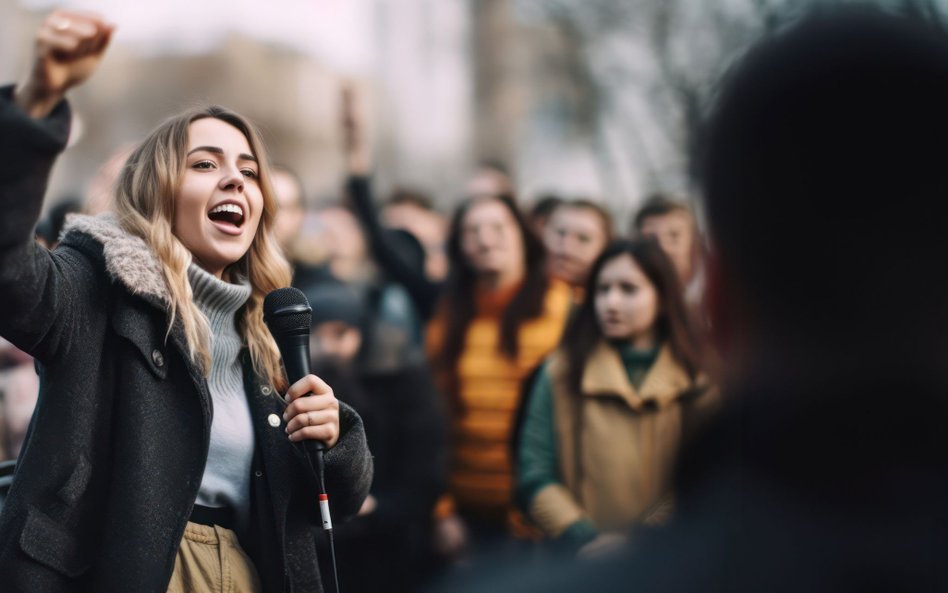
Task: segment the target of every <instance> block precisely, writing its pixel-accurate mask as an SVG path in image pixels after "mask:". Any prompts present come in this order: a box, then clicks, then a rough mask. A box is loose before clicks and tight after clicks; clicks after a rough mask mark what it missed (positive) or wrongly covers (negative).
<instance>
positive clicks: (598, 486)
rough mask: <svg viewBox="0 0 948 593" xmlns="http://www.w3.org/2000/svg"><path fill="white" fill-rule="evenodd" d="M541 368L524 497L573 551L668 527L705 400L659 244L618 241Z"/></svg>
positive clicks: (522, 453)
mask: <svg viewBox="0 0 948 593" xmlns="http://www.w3.org/2000/svg"><path fill="white" fill-rule="evenodd" d="M586 294H587V295H588V298H587V299H586V300H585V302H584V303H583V305H582V306H581V307H580V309H579V310H578V311H577V312H576V314H575V315H574V317H573V319H572V320H571V322H570V324H569V326H568V328H567V330H566V333H565V334H564V337H563V342H562V345H561V347H560V349H559V350H558V351H557V352H556V353H555V354H554V355H553V356H551V357H550V359H549V361H548V362H547V364H546V366H545V367H544V368H543V369H542V370H541V372H540V375H539V377H538V380H537V382H536V384H535V386H534V388H533V391H532V392H531V394H530V399H529V402H528V404H527V411H526V418H525V421H524V426H523V431H522V433H521V440H520V443H519V445H518V457H519V459H518V461H519V467H518V474H517V477H518V482H517V495H518V500H519V502H520V504H521V505H522V506H523V508H524V509H526V510H527V512H528V513H529V515H530V517H531V518H532V519H533V521H534V522H535V523H536V524H537V525H538V526H539V527H540V528H541V529H542V530H543V531H544V532H545V533H546V534H547V536H549V537H550V538H553V539H556V540H558V541H559V542H561V543H563V544H564V545H565V546H566V547H567V549H569V550H582V549H583V548H585V550H586V551H592V550H595V549H596V548H598V547H601V546H603V545H604V544H605V543H606V542H614V541H621V538H622V536H621V535H619V536H618V537H617V534H624V533H625V532H626V531H627V530H628V529H629V528H630V527H631V526H633V525H635V524H636V523H640V522H648V521H656V520H660V518H661V516H662V515H663V514H665V510H667V507H668V506H669V505H668V502H669V500H670V498H669V488H668V482H669V476H670V470H671V466H672V463H673V460H674V457H675V455H676V453H677V451H678V447H679V444H680V442H681V438H682V424H683V416H684V412H685V411H686V409H688V408H689V407H690V406H691V403H692V402H693V401H695V400H697V399H704V398H703V397H699V395H698V394H701V393H702V391H703V389H702V381H701V378H700V376H699V368H698V356H697V350H698V348H697V345H696V340H695V337H694V335H693V334H692V332H691V330H690V329H689V327H688V324H687V317H686V313H685V307H684V303H683V301H682V297H681V290H680V287H679V284H678V279H677V277H676V275H675V272H674V270H673V267H672V265H671V262H670V261H669V260H668V258H667V256H665V254H664V253H663V252H662V251H661V248H660V247H659V245H658V244H657V243H655V242H654V241H617V242H615V243H613V244H612V245H610V246H609V247H608V248H607V249H606V250H605V251H604V252H603V254H602V255H601V256H600V257H599V258H598V260H597V261H596V262H595V264H594V265H593V268H592V271H591V273H590V276H589V280H588V282H587V292H586Z"/></svg>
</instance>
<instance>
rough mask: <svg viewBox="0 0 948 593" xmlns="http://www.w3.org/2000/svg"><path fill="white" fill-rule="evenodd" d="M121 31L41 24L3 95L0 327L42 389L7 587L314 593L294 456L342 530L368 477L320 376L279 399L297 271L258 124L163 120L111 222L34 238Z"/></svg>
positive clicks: (139, 152)
mask: <svg viewBox="0 0 948 593" xmlns="http://www.w3.org/2000/svg"><path fill="white" fill-rule="evenodd" d="M112 30H113V27H112V26H111V25H108V24H107V23H105V22H104V21H103V20H101V19H100V18H98V17H96V16H92V15H89V14H87V13H73V12H67V11H56V12H54V13H52V14H51V15H49V16H48V17H47V18H46V20H45V21H44V22H43V24H42V25H41V27H40V29H39V32H38V33H37V36H36V57H35V60H34V62H33V67H32V69H31V72H30V74H29V75H28V77H27V80H26V81H25V82H24V83H23V84H21V85H18V86H17V87H16V88H15V89H13V88H10V87H7V88H4V89H2V90H0V210H2V213H3V214H2V216H0V335H3V336H4V337H5V338H7V339H9V340H10V341H11V342H12V343H14V344H15V345H17V346H18V347H19V348H21V349H22V350H24V351H26V352H28V353H30V354H31V355H33V356H34V357H35V358H36V360H37V361H38V368H39V370H40V377H41V379H40V394H39V402H38V405H37V409H36V412H35V413H34V417H33V421H32V424H31V426H30V432H29V435H28V440H27V443H26V445H25V446H24V449H23V451H22V453H21V455H20V458H19V463H18V468H17V473H16V477H15V479H14V482H13V485H12V488H11V490H10V494H9V497H8V498H7V500H6V503H5V505H4V508H3V513H2V515H0V575H3V579H4V582H3V588H4V590H5V591H16V592H20V591H24V592H25V591H30V592H34V593H35V592H52V591H136V592H148V591H153V592H163V591H210V590H214V591H218V590H223V591H267V592H269V591H318V590H321V588H322V585H321V583H320V574H319V569H318V568H317V566H318V564H317V559H316V547H315V538H316V537H317V536H318V529H319V526H320V524H321V521H320V518H319V508H318V489H317V488H318V486H317V485H316V482H317V479H316V477H315V475H314V472H313V471H312V470H311V469H310V465H309V460H308V458H307V456H306V453H305V452H304V451H303V450H302V449H301V448H300V447H301V445H299V444H298V443H300V441H305V440H318V441H321V442H323V443H324V444H325V445H326V447H327V452H326V456H325V466H326V482H327V483H328V484H329V493H330V495H331V499H332V505H333V510H334V511H335V514H336V515H337V516H340V517H341V516H345V515H350V514H354V513H355V512H356V511H357V510H358V509H359V506H360V504H361V503H362V501H363V499H364V498H365V496H366V494H367V492H368V487H369V483H370V481H371V474H372V465H371V459H370V457H369V453H368V449H367V447H366V443H365V435H364V433H363V430H362V424H361V420H360V419H359V417H358V415H356V414H355V413H354V412H353V411H352V410H351V408H348V407H347V406H345V405H344V404H340V403H339V402H338V400H336V398H335V397H334V395H333V392H332V389H331V388H330V387H329V386H328V385H326V384H325V383H324V382H323V381H321V380H320V379H319V378H317V377H315V376H313V375H308V376H306V377H304V378H303V379H301V380H299V381H297V382H296V383H294V384H293V385H289V386H288V385H286V383H287V381H286V379H285V378H284V375H283V371H282V368H281V366H280V356H279V351H278V350H277V348H276V345H275V343H274V341H273V339H272V338H271V336H270V335H269V333H268V332H267V329H266V326H265V325H264V322H263V318H262V304H263V299H264V297H265V296H266V295H267V293H268V292H270V291H272V290H274V289H276V288H280V287H283V286H286V285H288V284H289V280H290V276H289V268H288V265H287V263H286V261H285V260H284V258H283V256H282V255H281V253H280V251H279V249H278V248H277V247H276V244H275V243H274V241H273V239H272V238H271V235H270V229H271V225H272V221H273V215H274V209H275V203H274V198H273V192H272V190H271V187H270V180H269V175H270V169H269V164H268V162H267V156H266V154H265V152H264V149H263V146H262V145H261V143H260V140H259V137H258V135H257V133H256V132H255V131H254V129H253V127H252V126H251V124H250V123H249V122H247V120H245V119H244V118H242V117H240V116H239V115H237V114H235V113H232V112H230V111H228V110H226V109H223V108H219V107H210V108H207V109H203V110H197V111H191V112H188V113H185V114H182V115H179V116H177V117H174V118H171V119H169V120H168V121H166V122H165V123H163V124H162V125H160V126H159V127H158V128H157V129H156V130H155V131H154V132H152V133H151V134H150V135H149V136H148V137H147V138H146V139H145V140H144V141H143V142H142V143H141V145H140V146H139V147H138V148H137V149H135V150H134V151H133V152H132V154H131V156H130V157H129V158H128V160H127V162H126V163H125V165H124V167H123V168H122V171H121V174H120V177H119V180H118V183H117V186H116V189H115V195H114V212H113V213H110V214H106V215H102V216H99V217H79V218H75V219H73V220H72V222H71V223H70V224H69V225H68V226H67V230H66V231H65V233H64V236H63V240H62V242H61V243H60V245H59V247H57V249H56V250H55V251H53V252H49V251H47V250H46V249H44V248H43V247H40V246H38V245H36V244H35V242H34V241H33V236H32V228H33V226H34V225H35V223H36V220H37V219H38V217H39V213H40V210H41V207H42V202H43V193H44V191H45V187H46V183H47V178H48V175H49V171H50V168H51V167H52V165H53V162H54V160H55V157H56V155H57V153H59V152H60V151H61V150H62V149H63V147H64V145H65V142H66V137H67V135H68V130H69V121H70V114H69V107H68V105H67V104H66V102H65V101H63V97H64V94H65V92H66V91H67V90H68V89H70V88H71V87H74V86H76V85H78V84H80V83H82V82H83V81H84V80H86V78H88V77H89V75H90V74H91V73H92V72H93V71H94V70H95V68H96V66H97V65H98V63H99V61H100V59H101V57H102V55H103V53H104V51H105V48H106V46H107V45H108V42H109V38H110V36H111V34H112ZM280 394H285V395H284V397H281V395H280ZM307 395H308V396H309V397H303V396H307Z"/></svg>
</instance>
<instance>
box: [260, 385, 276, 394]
mask: <svg viewBox="0 0 948 593" xmlns="http://www.w3.org/2000/svg"><path fill="white" fill-rule="evenodd" d="M271 391H273V390H272V389H270V386H269V385H264V386H263V387H261V388H260V393H262V394H264V395H270V392H271Z"/></svg>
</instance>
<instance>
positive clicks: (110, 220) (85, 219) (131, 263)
mask: <svg viewBox="0 0 948 593" xmlns="http://www.w3.org/2000/svg"><path fill="white" fill-rule="evenodd" d="M72 233H81V234H83V235H86V236H88V237H91V238H92V239H94V240H95V241H96V242H98V243H100V244H101V245H102V252H103V256H104V257H105V269H106V271H107V272H108V274H109V276H110V277H111V278H112V279H113V280H116V281H118V282H121V283H122V284H123V285H124V286H125V287H126V288H127V289H128V291H129V292H131V293H132V294H137V295H140V296H147V297H152V298H155V299H158V300H159V301H161V302H163V303H165V304H167V303H170V302H171V298H170V295H169V293H168V287H167V286H166V285H165V279H164V275H163V274H162V273H161V263H159V261H158V257H157V256H156V255H155V253H154V251H152V250H151V247H149V246H148V244H147V243H145V241H144V240H143V239H142V238H141V237H136V236H135V235H132V234H131V233H129V232H128V231H126V230H125V229H123V228H122V226H121V225H120V224H119V222H118V219H117V218H116V217H115V214H113V213H111V212H106V213H104V214H99V215H98V216H87V215H82V214H73V215H71V216H69V217H67V219H66V225H65V227H64V228H63V233H62V238H63V240H64V241H65V240H67V238H68V237H69V235H70V234H72Z"/></svg>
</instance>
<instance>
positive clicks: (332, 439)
mask: <svg viewBox="0 0 948 593" xmlns="http://www.w3.org/2000/svg"><path fill="white" fill-rule="evenodd" d="M307 396H308V397H307ZM286 401H287V402H288V403H289V405H288V406H287V407H286V410H284V412H283V419H284V420H285V421H286V422H287V424H286V432H287V434H289V435H290V440H291V441H294V442H295V441H302V440H315V441H319V442H321V443H323V444H324V445H325V446H326V447H327V448H330V447H332V446H333V445H335V444H336V441H337V440H339V400H337V399H336V396H335V395H333V392H332V388H331V387H330V386H329V385H327V384H326V382H325V381H323V380H322V379H320V378H319V377H317V376H316V375H305V376H304V377H303V378H302V379H300V380H299V381H297V382H296V383H293V384H292V385H291V386H290V388H289V389H288V390H287V392H286Z"/></svg>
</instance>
